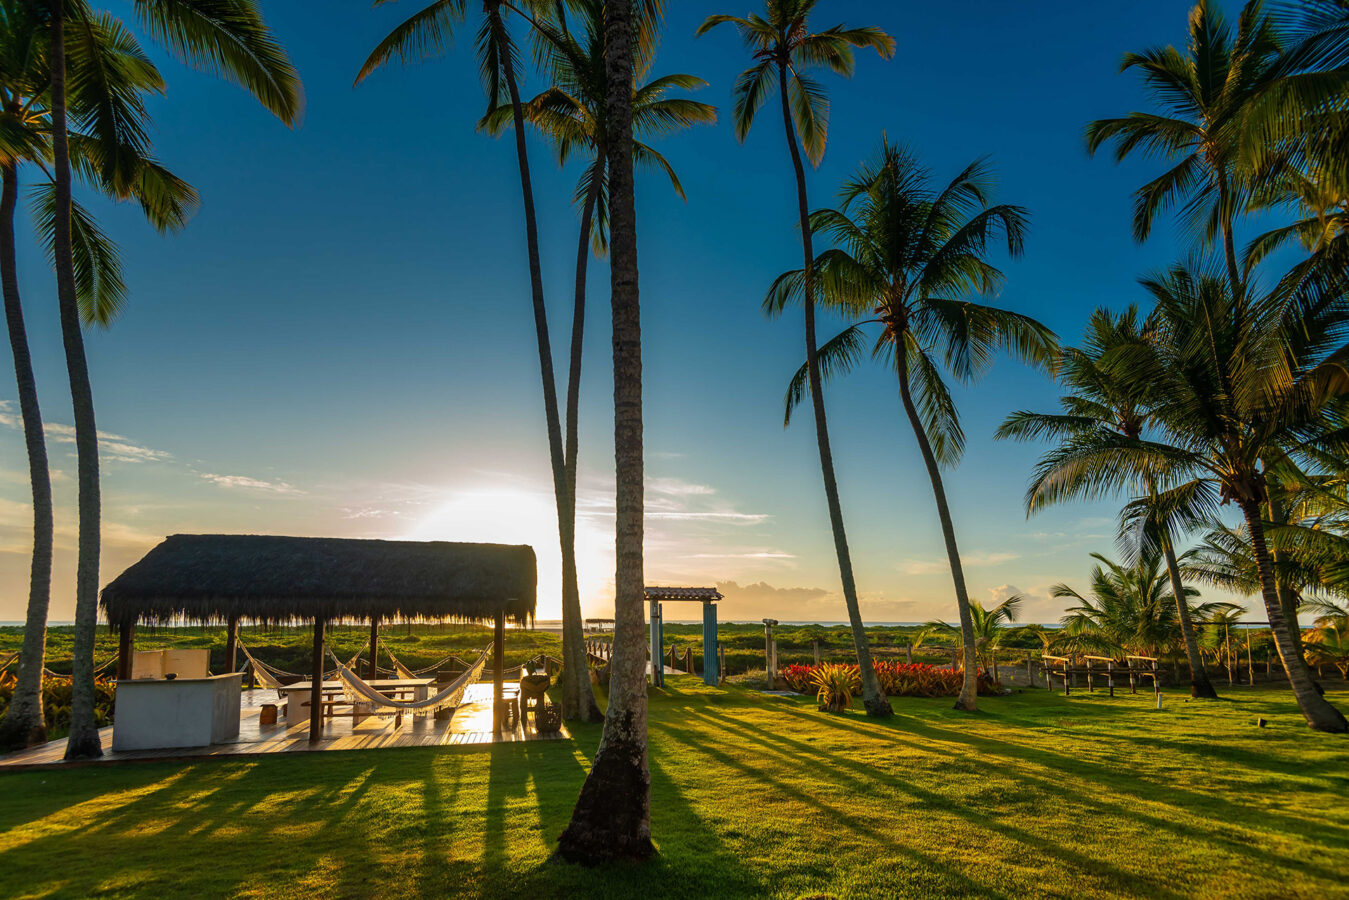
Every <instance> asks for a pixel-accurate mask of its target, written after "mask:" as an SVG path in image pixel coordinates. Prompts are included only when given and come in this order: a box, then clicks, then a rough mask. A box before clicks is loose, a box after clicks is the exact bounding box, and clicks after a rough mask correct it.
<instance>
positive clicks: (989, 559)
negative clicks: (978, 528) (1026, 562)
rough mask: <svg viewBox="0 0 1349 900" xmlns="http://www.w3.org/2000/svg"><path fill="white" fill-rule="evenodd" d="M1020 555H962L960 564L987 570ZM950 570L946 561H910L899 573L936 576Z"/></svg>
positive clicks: (1001, 553) (902, 566) (987, 553)
mask: <svg viewBox="0 0 1349 900" xmlns="http://www.w3.org/2000/svg"><path fill="white" fill-rule="evenodd" d="M1020 558H1021V554H1019V553H1008V552H992V553H990V552H984V553H965V554H961V557H960V562H961V564H962V565H964V566H965V567H966V568H968V569H980V568H987V567H988V566H996V565H1000V564H1002V563H1005V562H1011V561H1012V560H1014V559H1020ZM949 570H950V564H949V563H948V562H947V561H946V560H944V559H910V560H905V561H904V562H902V563H900V564H899V571H901V572H903V573H904V574H905V575H936V574H937V573H939V572H946V571H949Z"/></svg>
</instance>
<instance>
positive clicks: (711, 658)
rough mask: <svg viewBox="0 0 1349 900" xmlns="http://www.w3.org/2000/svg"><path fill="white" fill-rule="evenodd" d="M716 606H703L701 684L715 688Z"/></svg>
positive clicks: (712, 604)
mask: <svg viewBox="0 0 1349 900" xmlns="http://www.w3.org/2000/svg"><path fill="white" fill-rule="evenodd" d="M720 674H721V673H720V672H718V671H717V605H716V604H715V603H704V604H703V684H710V685H712V686H713V687H716V686H717V682H718V681H719V678H718V676H719V675H720Z"/></svg>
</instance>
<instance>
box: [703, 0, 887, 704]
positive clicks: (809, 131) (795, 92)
mask: <svg viewBox="0 0 1349 900" xmlns="http://www.w3.org/2000/svg"><path fill="white" fill-rule="evenodd" d="M816 3H818V0H765V5H764V11H763V14H762V15H759V14H752V15H750V16H747V17H741V16H728V15H714V16H709V17H708V18H707V19H706V20H705V21H704V22H703V24H702V25H700V26H699V27H698V32H697V33H698V34H699V35H703V34H705V33H707V32H708V31H710V30H711V29H713V28H715V27H717V26H718V25H732V26H734V28H735V29H736V31H737V32H739V34H740V37H741V40H742V41H743V42H744V44H745V47H746V49H748V50H749V51H750V53H751V54H752V55H753V57H754V60H755V62H754V65H752V66H751V67H750V68H748V69H746V70H745V71H744V72H742V73H740V76H739V77H738V78H737V79H736V85H735V107H734V117H735V136H736V138H737V139H738V140H742V141H743V140H744V139H745V136H746V135H747V134H748V133H749V130H750V126H752V125H753V124H754V117H755V115H756V114H757V113H758V111H759V109H760V107H761V106H763V104H764V101H766V100H767V99H768V98H769V97H770V96H772V93H773V91H774V90H776V91H777V92H778V95H779V98H780V99H781V101H782V125H783V130H784V133H785V135H786V138H787V149H788V152H789V153H790V155H791V159H792V169H793V172H794V174H795V176H796V202H797V212H798V214H799V216H800V227H801V253H802V268H803V271H804V273H805V274H804V277H803V284H802V310H803V312H804V318H805V339H806V372H807V376H808V381H809V383H810V387H811V404H812V408H813V411H814V414H815V441H816V444H817V445H818V447H819V453H820V471H821V474H822V475H823V478H824V493H825V499H826V501H827V503H828V506H829V524H830V526H831V528H832V529H833V533H834V550H835V552H836V554H837V555H838V568H839V578H840V580H841V581H842V583H843V600H844V603H845V604H846V606H847V609H848V621H849V624H850V625H851V626H852V633H853V646H854V647H855V648H856V650H857V661H858V665H859V666H860V668H861V672H862V703H863V705H864V706H865V707H866V711H867V714H868V715H871V716H888V715H891V714H892V713H893V709H892V707H891V706H890V701H889V700H888V699H886V697H885V694H884V692H883V691H882V690H881V687H880V683H879V681H877V679H876V673H875V671H874V669H873V668H872V665H871V649H870V647H869V646H868V644H867V636H866V628H865V626H864V625H863V624H862V612H861V607H860V606H859V605H858V601H857V585H856V582H855V580H854V578H853V568H852V556H851V554H850V552H849V550H848V536H847V532H846V531H845V530H844V526H843V506H842V504H841V503H840V501H839V496H838V481H837V479H836V477H835V474H834V455H833V451H832V449H831V448H830V445H829V425H828V421H827V419H826V417H825V408H824V391H823V390H821V378H822V375H821V371H820V360H819V356H818V344H817V341H816V339H815V299H816V297H815V294H816V285H815V278H814V273H813V272H812V271H811V264H812V262H813V261H814V259H815V249H814V243H813V239H812V233H811V228H810V203H809V200H808V198H807V195H806V171H805V167H804V165H803V164H802V162H801V148H802V147H804V148H805V151H806V157H807V158H808V159H809V160H810V162H811V164H812V165H815V166H818V165H819V164H820V160H822V159H823V158H824V148H825V144H826V141H827V139H828V132H829V97H828V94H826V93H825V90H824V86H823V85H822V84H820V83H819V82H818V81H816V80H815V79H813V78H812V77H810V75H808V74H806V70H807V69H809V68H810V67H812V66H825V67H827V68H828V69H829V70H830V71H832V72H834V73H836V74H839V75H843V76H845V77H847V76H851V75H852V72H853V67H854V54H853V49H854V48H858V47H861V48H870V49H873V50H875V51H876V52H877V53H879V54H880V55H881V56H882V57H883V58H887V59H888V58H889V57H891V56H893V55H894V52H895V41H894V38H892V37H890V36H889V35H888V34H886V33H885V32H883V31H881V30H880V29H879V28H876V27H873V26H864V27H861V28H844V27H843V26H842V25H835V26H834V27H832V28H828V29H825V30H824V31H819V32H815V31H811V26H810V15H811V13H812V12H814V9H815V5H816ZM798 139H799V140H800V146H798V143H797V141H798Z"/></svg>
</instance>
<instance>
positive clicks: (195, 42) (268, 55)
mask: <svg viewBox="0 0 1349 900" xmlns="http://www.w3.org/2000/svg"><path fill="white" fill-rule="evenodd" d="M133 8H134V9H135V11H136V14H137V17H138V19H139V20H140V22H141V24H142V25H143V26H144V27H145V28H146V30H147V31H149V33H150V35H151V36H152V37H153V38H154V39H155V40H157V41H158V42H160V43H161V44H163V45H165V46H166V47H167V48H168V49H169V50H170V51H171V52H172V53H174V55H176V56H178V57H180V58H181V59H183V60H185V61H186V62H188V63H190V64H192V65H195V66H197V67H199V68H202V69H205V70H207V71H211V72H217V73H220V74H222V75H224V76H225V77H226V78H228V79H229V80H231V81H234V82H237V83H238V84H240V85H242V86H243V87H244V88H245V89H247V90H248V91H249V92H250V93H252V94H253V95H254V96H255V97H257V98H258V100H259V101H260V102H261V103H262V104H263V106H265V107H266V108H267V109H268V110H270V111H271V112H272V113H274V114H275V115H276V116H277V117H278V118H280V119H281V120H282V121H283V122H285V123H286V124H288V125H293V124H294V123H295V122H296V121H297V120H298V118H299V115H300V110H301V107H302V100H301V94H300V83H299V79H298V77H297V76H296V74H295V69H294V67H293V66H292V65H291V63H290V60H289V59H287V58H286V54H285V51H283V50H282V49H281V47H280V45H279V44H277V43H276V41H275V39H273V37H272V35H271V32H270V31H269V30H268V28H267V26H266V24H265V23H264V22H263V20H262V15H261V13H259V12H258V8H257V4H256V3H255V2H254V0H177V2H174V3H162V2H155V0H134V2H133ZM50 10H51V21H50V38H49V39H50V42H51V59H50V66H51V96H50V100H49V103H50V105H51V140H52V168H53V173H52V182H53V184H54V198H53V204H54V214H53V220H54V221H53V237H52V256H53V258H54V266H55V269H56V289H57V290H56V292H57V300H58V304H59V307H60V313H61V337H62V341H63V343H64V346H65V356H66V369H67V371H68V374H69V377H70V396H71V404H72V406H73V408H74V420H75V453H76V466H77V469H78V481H79V548H78V553H77V563H76V574H75V641H74V645H75V646H74V657H75V658H74V666H73V671H72V676H71V677H72V692H71V704H70V706H71V709H70V738H69V740H68V741H67V744H66V758H68V759H82V758H91V757H97V756H101V755H102V753H103V750H102V746H101V743H100V740H99V736H98V727H97V724H96V723H95V720H94V671H93V669H94V638H95V630H96V628H97V624H98V560H99V548H100V533H99V528H100V526H99V519H100V516H101V503H100V500H99V474H98V428H97V425H96V422H95V419H94V395H93V387H92V384H91V382H90V378H89V365H88V361H87V360H86V359H85V354H84V336H83V334H81V332H80V312H79V290H78V283H77V279H76V272H75V258H74V251H73V248H72V228H73V226H72V210H71V140H70V133H69V125H68V122H67V112H68V109H67V101H68V98H67V90H66V75H67V72H66V66H67V58H68V57H71V60H72V62H73V58H74V55H73V54H72V53H71V52H70V51H71V48H72V47H74V46H77V45H78V44H79V43H80V41H81V39H82V37H83V36H84V35H85V34H86V33H87V32H88V30H89V29H90V28H91V27H93V25H92V23H93V22H94V21H95V17H94V15H93V13H92V11H91V10H90V9H89V7H88V5H87V3H86V2H85V0H69V2H67V0H50ZM107 20H108V17H105V18H104V21H107ZM68 42H69V44H70V46H68ZM70 111H71V112H76V113H77V116H78V111H77V110H74V109H73V108H71V109H70ZM110 112H111V113H113V114H110V115H108V116H100V117H99V118H98V120H97V121H95V122H94V123H93V125H94V126H95V133H96V134H97V136H98V137H99V138H100V140H101V141H102V142H103V145H104V147H105V148H106V151H107V152H106V153H105V154H104V155H103V157H102V158H101V159H99V160H97V164H98V167H99V168H100V169H101V170H102V172H103V177H104V178H105V180H106V181H107V182H108V183H109V184H111V185H113V186H114V187H115V188H116V189H117V190H118V192H119V193H123V194H126V193H130V192H131V187H132V185H133V184H134V183H135V180H136V178H137V177H138V174H139V170H138V169H137V167H136V166H135V164H134V160H135V159H137V158H139V157H143V156H144V155H146V154H144V152H143V151H144V149H145V144H146V135H145V134H144V132H143V131H141V132H137V131H136V130H134V129H130V130H129V129H127V128H126V125H127V122H126V120H125V119H124V118H123V117H121V116H120V115H118V114H116V113H117V112H118V110H116V109H113V110H110ZM76 121H77V123H78V122H79V121H80V119H79V118H77V120H76Z"/></svg>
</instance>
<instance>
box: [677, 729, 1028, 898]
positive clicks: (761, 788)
mask: <svg viewBox="0 0 1349 900" xmlns="http://www.w3.org/2000/svg"><path fill="white" fill-rule="evenodd" d="M660 731H661V733H662V734H663V735H665V736H668V737H670V738H673V739H674V740H675V741H677V742H679V743H680V744H683V745H684V746H685V747H686V748H688V752H696V753H701V754H703V755H704V756H706V757H707V758H708V759H710V760H713V761H715V762H716V763H718V764H719V765H721V766H723V767H725V768H727V769H731V770H734V771H735V772H737V773H738V774H739V775H740V776H741V777H743V778H745V779H748V780H749V781H750V782H751V784H752V785H753V786H752V788H751V789H750V791H749V792H748V793H747V796H749V797H754V796H758V797H769V796H782V797H788V798H791V799H793V800H795V801H797V802H799V803H802V804H805V805H807V806H813V807H815V808H816V809H818V810H819V812H820V813H821V814H823V815H826V816H828V817H829V818H830V820H831V821H830V823H829V826H828V828H827V829H825V830H826V831H827V830H830V829H833V828H841V829H844V830H846V831H848V832H849V833H850V834H852V835H860V836H862V837H865V838H866V839H867V840H868V841H870V842H871V843H872V844H874V845H875V847H876V850H875V853H874V855H875V856H877V858H881V857H882V856H884V857H895V856H902V857H904V858H905V859H906V860H908V861H909V862H910V863H911V864H912V874H913V876H914V877H925V878H927V879H930V880H931V884H927V885H922V886H919V885H914V886H913V887H914V888H915V890H914V893H915V894H919V893H920V890H919V888H920V887H926V888H931V889H933V890H934V891H935V892H936V895H944V893H949V891H950V889H951V888H952V887H959V889H960V895H961V896H974V897H983V898H1004V900H1007V898H1010V896H1012V895H1008V894H1005V893H1003V892H1002V891H1001V890H999V889H998V888H996V887H995V886H994V885H993V884H991V883H989V882H986V881H980V880H977V879H975V878H973V877H971V876H969V875H967V874H965V873H963V872H959V871H956V870H954V869H952V868H951V867H950V866H949V865H948V864H947V863H946V862H945V861H943V860H942V859H941V858H940V857H939V856H936V855H934V854H928V853H924V852H922V851H920V850H917V849H915V848H913V847H906V846H901V845H898V844H896V843H895V841H894V837H893V835H892V834H890V833H889V832H888V831H883V830H880V829H878V828H877V827H876V825H875V824H874V823H873V822H872V821H869V820H867V819H864V818H862V817H861V816H858V815H856V814H854V813H853V812H851V811H849V810H846V809H844V808H842V807H840V806H838V805H836V804H833V803H830V802H829V801H827V800H826V799H825V798H823V797H821V796H818V795H815V794H811V793H808V792H807V791H805V790H803V789H802V788H800V787H799V786H797V785H795V784H793V783H791V782H789V781H786V780H784V779H781V778H778V777H775V776H774V775H772V774H770V773H769V772H768V771H767V770H766V769H764V768H756V767H754V766H751V765H750V764H748V763H746V762H745V761H744V760H742V759H740V758H739V757H738V756H733V755H732V754H731V753H729V752H726V751H725V750H722V749H720V748H719V746H715V745H709V744H708V742H707V740H706V735H705V734H703V735H700V734H698V733H696V732H694V731H690V730H687V729H684V728H679V727H676V726H674V725H670V724H668V723H665V724H662V725H661V728H660ZM731 745H732V746H735V742H734V741H733V742H732V744H731ZM791 762H792V763H793V765H796V764H799V763H800V762H801V760H799V759H798V758H793V759H792V761H791ZM830 780H832V778H831V779H830Z"/></svg>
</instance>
